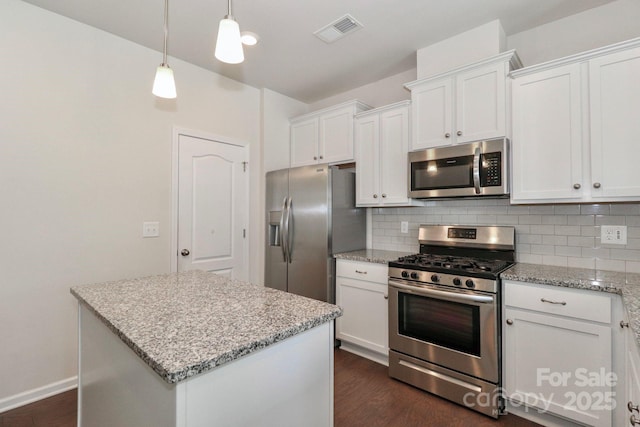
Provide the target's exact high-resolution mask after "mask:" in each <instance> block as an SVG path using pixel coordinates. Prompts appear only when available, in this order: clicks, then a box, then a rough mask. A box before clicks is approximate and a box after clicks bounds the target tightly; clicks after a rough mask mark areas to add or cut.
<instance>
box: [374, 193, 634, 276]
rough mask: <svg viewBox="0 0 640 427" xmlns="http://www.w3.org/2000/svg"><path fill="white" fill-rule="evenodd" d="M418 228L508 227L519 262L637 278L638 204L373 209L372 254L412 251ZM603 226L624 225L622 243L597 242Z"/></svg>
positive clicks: (476, 202)
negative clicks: (404, 225)
mask: <svg viewBox="0 0 640 427" xmlns="http://www.w3.org/2000/svg"><path fill="white" fill-rule="evenodd" d="M401 221H407V222H409V233H401V232H400V222H401ZM420 224H462V225H486V224H489V225H513V226H514V227H515V228H516V258H517V260H518V261H520V262H529V263H536V264H548V265H560V266H568V267H580V268H597V269H600V270H613V271H626V272H631V273H640V203H624V204H590V205H530V206H523V205H510V204H509V200H507V199H472V200H471V199H470V200H436V201H427V202H425V206H424V207H411V208H372V232H373V235H372V245H373V249H387V250H396V251H405V252H417V251H418V226H419V225H420ZM602 225H626V226H627V244H626V245H611V244H604V243H602V242H601V241H600V226H602Z"/></svg>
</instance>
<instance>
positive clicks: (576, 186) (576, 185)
mask: <svg viewBox="0 0 640 427" xmlns="http://www.w3.org/2000/svg"><path fill="white" fill-rule="evenodd" d="M580 187H582V186H581V185H580V184H573V188H575V189H576V190H579V189H580Z"/></svg>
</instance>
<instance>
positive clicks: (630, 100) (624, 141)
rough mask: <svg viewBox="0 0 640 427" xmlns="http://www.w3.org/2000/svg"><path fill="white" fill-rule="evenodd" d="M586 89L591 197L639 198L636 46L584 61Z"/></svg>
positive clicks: (639, 57)
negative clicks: (588, 96) (587, 63)
mask: <svg viewBox="0 0 640 427" xmlns="http://www.w3.org/2000/svg"><path fill="white" fill-rule="evenodd" d="M639 44H640V43H639ZM589 89H590V98H589V99H590V111H591V159H592V160H591V182H589V184H590V185H591V188H592V190H591V197H593V198H594V199H613V198H618V197H634V198H638V197H640V168H639V167H638V159H640V46H639V47H636V48H633V49H629V50H625V51H623V52H617V53H612V54H610V55H606V56H604V57H600V58H595V59H592V60H591V61H589Z"/></svg>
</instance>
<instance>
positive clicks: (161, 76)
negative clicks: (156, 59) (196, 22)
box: [151, 0, 177, 99]
mask: <svg viewBox="0 0 640 427" xmlns="http://www.w3.org/2000/svg"><path fill="white" fill-rule="evenodd" d="M168 35H169V0H164V49H163V53H162V64H160V65H159V66H158V68H157V69H156V78H155V79H154V81H153V90H152V91H151V93H153V94H154V95H155V96H158V97H160V98H170V99H171V98H175V97H176V96H177V94H176V82H175V80H174V79H173V70H172V69H171V68H169V64H168V63H167V37H168Z"/></svg>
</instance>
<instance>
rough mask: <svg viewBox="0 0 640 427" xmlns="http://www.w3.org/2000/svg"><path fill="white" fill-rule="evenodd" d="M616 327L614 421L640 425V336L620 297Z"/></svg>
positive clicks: (617, 423)
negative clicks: (616, 377)
mask: <svg viewBox="0 0 640 427" xmlns="http://www.w3.org/2000/svg"><path fill="white" fill-rule="evenodd" d="M618 320H619V322H618V323H617V325H618V326H617V327H616V322H617V321H618ZM614 331H615V332H614V336H615V337H616V341H615V344H614V355H616V356H617V357H616V360H615V361H616V365H617V366H616V369H615V371H616V374H617V376H618V391H617V397H618V399H617V400H618V408H617V409H616V413H615V416H616V417H617V419H616V423H615V425H620V426H633V425H635V426H640V351H639V349H638V339H637V338H636V334H635V333H634V331H633V330H632V329H631V328H630V320H629V315H628V314H627V312H626V310H625V308H624V306H623V304H622V300H621V299H618V303H617V307H616V319H615V321H614Z"/></svg>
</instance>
